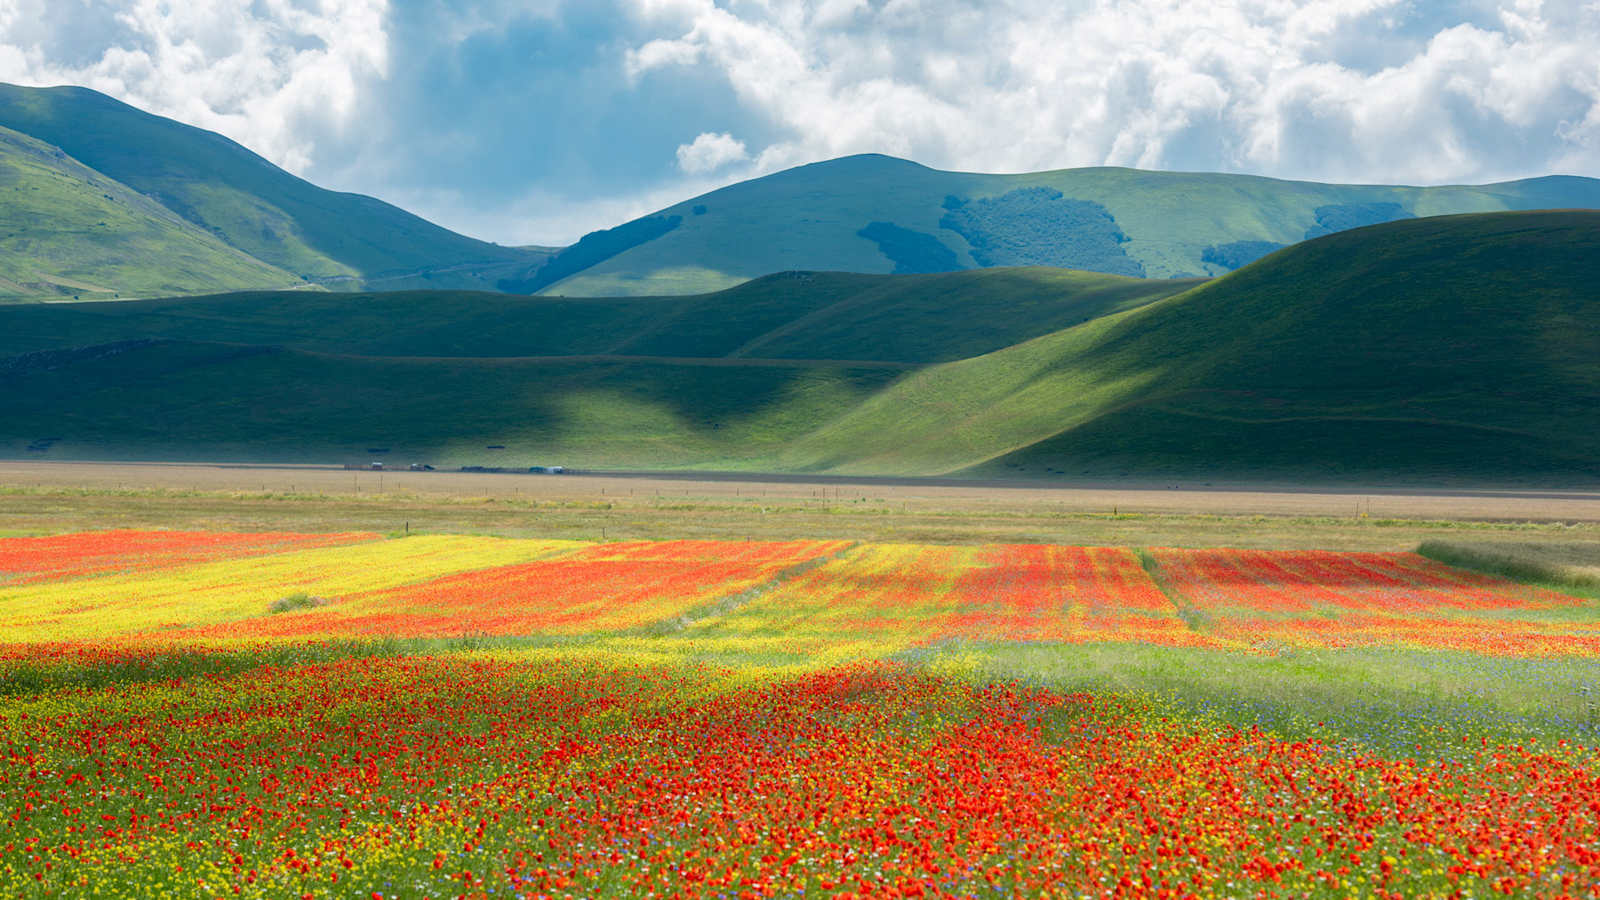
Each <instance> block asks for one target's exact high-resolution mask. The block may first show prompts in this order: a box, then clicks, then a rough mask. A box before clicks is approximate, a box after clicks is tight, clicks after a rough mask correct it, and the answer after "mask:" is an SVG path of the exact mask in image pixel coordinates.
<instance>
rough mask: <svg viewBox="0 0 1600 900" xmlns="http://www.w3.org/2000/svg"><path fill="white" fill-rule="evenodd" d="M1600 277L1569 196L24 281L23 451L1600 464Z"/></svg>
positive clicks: (12, 323) (1478, 471)
mask: <svg viewBox="0 0 1600 900" xmlns="http://www.w3.org/2000/svg"><path fill="white" fill-rule="evenodd" d="M1597 284H1600V212H1592V211H1550V212H1531V213H1493V214H1475V215H1462V216H1446V217H1437V218H1426V219H1412V220H1405V221H1399V222H1392V223H1387V224H1382V225H1376V226H1370V227H1364V228H1358V229H1354V230H1349V231H1343V232H1339V233H1336V234H1332V235H1327V236H1324V237H1321V238H1316V239H1313V240H1310V241H1307V242H1304V243H1301V244H1297V245H1295V246H1292V247H1289V248H1287V249H1284V250H1281V251H1278V252H1276V253H1273V254H1271V255H1269V256H1268V257H1266V258H1264V259H1262V260H1260V261H1258V262H1255V263H1253V264H1250V265H1248V266H1245V267H1244V268H1242V269H1241V270H1239V271H1238V272H1235V273H1233V274H1230V275H1227V276H1224V277H1221V278H1217V279H1213V280H1210V281H1206V282H1203V283H1193V282H1191V283H1176V284H1175V283H1171V282H1165V281H1152V280H1144V281H1141V280H1135V279H1126V278H1120V277H1116V276H1108V275H1098V274H1086V273H1073V272H1059V271H1055V270H1044V269H1018V270H1009V269H997V270H979V271H971V272H958V273H951V274H942V275H899V276H867V275H837V274H831V275H830V274H804V273H801V274H790V275H779V276H771V277H768V278H763V279H759V280H756V281H754V282H751V283H749V284H746V285H742V286H740V287H739V288H736V289H733V290H730V291H726V292H722V293H719V294H711V295H704V296H697V297H680V298H674V297H661V298H604V299H582V298H551V297H532V298H517V297H507V296H497V295H489V294H461V293H443V292H412V293H404V294H369V295H334V294H307V293H280V294H256V295H243V296H233V297H213V298H193V299H183V300H168V301H138V302H124V303H92V304H65V305H62V304H53V305H36V306H29V307H10V308H8V309H4V310H0V324H3V325H4V326H5V327H4V328H0V453H5V454H7V455H18V456H30V455H31V456H43V457H45V458H114V457H125V458H205V459H237V460H283V461H337V460H340V459H344V460H363V459H366V458H368V455H369V453H370V451H375V450H381V449H388V450H391V451H392V453H393V456H392V457H390V458H393V459H395V460H396V461H402V460H403V461H410V460H418V461H427V462H432V463H435V464H437V465H468V464H477V465H507V466H515V465H533V464H547V463H559V464H563V465H568V466H575V467H592V468H602V467H621V468H677V469H685V468H687V469H694V468H699V469H746V470H757V471H791V472H830V473H844V474H893V475H932V474H963V475H972V476H981V477H1039V476H1042V477H1059V476H1062V475H1080V474H1081V475H1091V476H1099V475H1113V476H1115V475H1120V474H1127V475H1130V476H1147V477H1157V476H1159V477H1182V478H1204V479H1206V480H1210V479H1212V478H1219V479H1220V478H1229V477H1235V478H1266V477H1280V476H1281V477H1283V478H1285V479H1290V478H1292V479H1316V480H1337V479H1349V480H1370V479H1374V478H1382V479H1390V478H1402V479H1426V480H1435V481H1437V480H1446V479H1447V480H1458V481H1478V480H1495V481H1527V482H1544V483H1555V482H1559V483H1565V484H1570V483H1574V482H1576V481H1584V482H1587V483H1592V482H1594V481H1595V480H1596V479H1600V446H1597V445H1596V444H1595V442H1594V438H1593V436H1594V435H1595V434H1600V363H1597V360H1600V292H1597V290H1596V287H1595V286H1596V285H1597ZM491 447H504V448H505V449H490V448H491ZM380 458H381V457H380Z"/></svg>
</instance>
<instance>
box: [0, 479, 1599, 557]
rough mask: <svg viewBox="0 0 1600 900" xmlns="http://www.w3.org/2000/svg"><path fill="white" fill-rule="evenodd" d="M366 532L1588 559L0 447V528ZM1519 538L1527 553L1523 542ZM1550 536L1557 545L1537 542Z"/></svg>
mask: <svg viewBox="0 0 1600 900" xmlns="http://www.w3.org/2000/svg"><path fill="white" fill-rule="evenodd" d="M108 527H126V528H205V529H219V530H261V529H282V530H296V531H348V530H371V531H378V532H384V533H394V532H405V531H407V530H409V531H411V532H413V533H415V532H449V533H474V534H499V535H505V536H514V537H544V538H571V539H581V540H636V539H666V538H721V539H741V538H757V539H780V540H789V539H797V538H818V539H847V540H863V541H912V542H920V543H957V544H962V543H985V542H1044V543H1064V544H1096V545H1123V546H1152V545H1165V546H1235V547H1258V548H1286V549H1294V548H1299V549H1329V550H1411V549H1415V548H1416V547H1417V546H1418V545H1419V544H1420V543H1421V542H1423V541H1428V540H1434V541H1438V540H1449V541H1455V542H1461V541H1467V542H1471V543H1473V544H1489V545H1492V546H1500V545H1502V544H1503V545H1507V546H1517V547H1524V548H1526V547H1536V548H1537V547H1541V546H1547V545H1548V546H1550V547H1555V546H1557V545H1559V546H1560V547H1562V549H1561V550H1560V551H1559V552H1560V553H1562V554H1563V558H1564V559H1568V558H1570V559H1573V560H1575V561H1579V562H1580V564H1581V560H1583V559H1589V560H1596V559H1600V495H1597V494H1592V493H1582V492H1571V493H1556V492H1544V493H1540V492H1495V491H1456V492H1445V491H1437V492H1423V491H1412V492H1404V491H1399V490H1395V489H1386V490H1382V491H1380V490H1377V489H1375V490H1374V491H1373V492H1372V493H1370V494H1359V493H1352V492H1347V491H1343V490H1341V491H1339V492H1333V491H1317V490H1314V489H1305V490H1296V489H1289V488H1284V487H1281V486H1278V487H1272V486H1263V487H1256V488H1250V487H1244V486H1225V487H1222V486H1219V487H1206V486H1203V485H1200V486H1191V485H1181V486H1176V487H1174V486H1165V487H1163V486H1159V485H1126V486H1124V485H1113V486H1091V487H1083V486H1069V487H1045V486H1038V485H1017V486H1010V485H1006V486H1002V485H998V484H995V483H973V484H970V485H962V484H956V483H948V482H946V483H910V482H904V481H901V482H894V481H886V482H883V483H862V482H845V483H839V482H837V481H833V482H830V481H828V480H821V479H819V480H816V481H804V480H792V479H784V480H770V481H752V480H717V479H714V478H695V479H689V478H679V477H629V476H600V475H594V476H590V475H561V476H554V475H550V476H533V475H512V474H481V473H453V472H417V473H413V472H394V471H387V472H371V471H344V470H338V469H326V468H312V467H273V468H249V467H233V466H228V467H224V466H205V465H145V464H91V463H39V462H0V532H4V533H9V534H34V533H45V532H60V531H67V530H81V529H92V528H108ZM1518 552H1523V551H1518ZM1550 552H1556V551H1553V550H1552V551H1550Z"/></svg>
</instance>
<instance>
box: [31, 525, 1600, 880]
mask: <svg viewBox="0 0 1600 900" xmlns="http://www.w3.org/2000/svg"><path fill="white" fill-rule="evenodd" d="M119 540H125V541H126V543H125V545H124V546H125V547H126V548H127V551H126V558H119V557H118V555H117V554H116V553H115V552H114V548H115V546H116V545H117V541H119ZM46 541H54V544H48V543H45V542H46ZM48 546H56V547H60V548H62V550H61V553H60V555H59V558H52V557H51V556H50V555H49V554H48V553H47V552H44V551H43V550H41V549H40V548H42V547H48ZM218 548H237V549H236V550H235V549H218ZM146 557H148V558H146ZM0 560H8V561H10V562H8V563H7V565H9V566H11V568H8V569H5V570H4V571H6V572H8V573H10V575H11V577H10V580H9V581H7V583H5V584H4V585H0V642H3V644H0V893H3V894H4V895H5V896H18V897H79V896H86V897H96V896H98V897H122V898H146V897H262V898H271V897H363V898H397V897H406V898H411V897H455V896H464V897H506V898H511V897H596V896H617V897H736V898H742V897H828V898H837V897H1073V898H1076V897H1200V898H1223V897H1228V898H1231V897H1340V898H1344V897H1351V896H1355V897H1381V898H1395V897H1418V896H1437V897H1488V896H1535V897H1593V896H1600V759H1597V758H1596V751H1595V749H1594V748H1595V747H1596V746H1597V745H1600V709H1597V708H1596V706H1595V705H1594V703H1593V702H1592V701H1591V700H1589V699H1586V696H1587V695H1586V693H1585V692H1586V690H1587V687H1586V686H1587V685H1590V684H1600V652H1597V650H1600V647H1597V646H1596V645H1595V644H1594V639H1595V638H1596V637H1600V630H1597V629H1596V624H1597V622H1600V614H1596V613H1595V611H1593V610H1592V609H1591V608H1590V604H1589V602H1588V601H1584V600H1581V599H1579V598H1574V597H1567V596H1564V595H1560V594H1554V593H1550V592H1548V591H1543V590H1540V589H1536V588H1531V587H1527V586H1524V585H1521V584H1516V583H1513V582H1508V581H1501V580H1496V579H1492V578H1488V577H1483V576H1478V575H1473V574H1470V573H1465V572H1461V571H1457V570H1453V569H1449V568H1447V567H1443V566H1440V565H1437V564H1434V563H1432V562H1429V561H1427V560H1424V559H1422V558H1420V557H1416V556H1413V555H1410V554H1348V553H1321V552H1305V551H1281V552H1278V551H1236V550H1187V549H1171V548H1152V549H1149V550H1142V551H1135V550H1130V549H1125V548H1082V547H1065V546H1049V545H1005V546H977V547H963V546H925V545H911V544H902V545H895V544H851V543H848V542H836V541H834V542H831V541H796V542H786V543H770V542H769V543H762V542H727V543H717V542H706V541H674V542H660V543H648V542H640V543H629V544H585V543H579V542H560V541H522V540H506V539H496V538H482V537H452V536H428V537H422V536H418V537H409V538H404V539H389V540H383V539H377V538H375V537H373V536H369V535H362V536H354V535H342V536H331V537H326V538H322V537H316V536H294V535H271V536H252V535H228V536H215V540H209V541H208V539H207V538H206V537H205V536H193V535H178V534H173V535H170V536H166V537H163V536H162V535H160V534H154V535H152V534H137V533H130V532H120V533H119V532H107V533H99V534H94V535H79V536H64V537H61V538H50V539H37V538H5V539H0ZM297 597H298V598H303V599H302V600H300V601H297V602H293V603H286V602H284V601H285V599H286V598H297ZM1219 686H1220V687H1219Z"/></svg>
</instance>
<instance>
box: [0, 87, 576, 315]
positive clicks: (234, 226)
mask: <svg viewBox="0 0 1600 900" xmlns="http://www.w3.org/2000/svg"><path fill="white" fill-rule="evenodd" d="M0 126H3V127H5V128H9V129H11V130H13V131H16V132H20V133H22V134H25V135H28V136H30V137H32V138H34V139H36V140H38V141H41V142H43V143H45V144H49V145H51V146H52V147H54V148H57V149H59V150H61V151H62V152H63V153H65V154H66V155H67V156H69V157H71V158H72V159H73V160H75V161H76V162H78V163H80V164H82V165H83V166H85V167H87V168H89V169H92V170H94V171H95V172H97V173H99V174H100V175H101V176H103V178H104V179H107V180H112V181H116V182H118V183H120V184H121V185H123V186H125V188H127V189H131V190H132V191H134V192H137V193H139V194H143V195H145V196H146V197H148V198H150V199H151V200H153V201H155V202H157V203H159V204H160V205H162V206H164V207H165V208H167V209H168V210H170V211H172V212H173V213H176V214H177V215H178V216H180V217H181V218H182V219H184V220H186V221H187V222H189V223H191V224H192V225H194V226H197V227H198V228H199V229H200V230H203V231H205V232H207V233H209V234H210V235H212V236H213V237H214V238H216V239H218V240H220V241H222V242H224V243H226V244H228V245H229V246H231V247H234V248H236V249H237V250H239V251H242V252H243V253H246V254H249V255H250V256H252V257H254V258H255V259H256V260H259V261H260V262H261V263H263V264H265V265H268V266H271V267H275V268H276V269H279V270H283V271H287V272H290V273H293V275H294V276H295V277H296V278H303V279H307V280H311V281H317V282H331V283H345V284H357V285H359V284H360V283H363V282H366V281H369V280H373V281H377V280H383V279H406V278H418V277H421V276H422V275H424V274H437V275H438V276H439V277H440V278H441V279H449V280H447V281H446V282H445V283H444V284H441V285H440V286H444V287H450V286H456V285H457V284H460V283H469V284H489V283H492V282H493V281H495V280H499V279H500V278H504V277H514V276H516V275H517V274H518V273H520V272H522V271H523V270H525V269H526V268H528V267H529V266H537V265H539V264H540V263H542V262H543V261H544V259H545V258H546V257H547V256H548V253H545V252H538V251H527V250H521V249H517V248H512V247H501V246H499V245H496V244H490V243H485V242H483V241H477V240H473V239H471V238H468V237H464V236H462V235H459V234H456V233H454V232H452V231H448V230H446V229H444V228H440V227H439V226H437V225H434V224H432V223H430V222H428V221H426V220H424V219H421V218H418V217H417V216H414V215H412V214H410V213H408V212H406V211H404V210H401V209H398V208H396V207H394V206H391V205H389V204H387V203H384V202H382V201H380V200H375V199H373V198H371V197H366V196H362V195H360V194H346V193H338V192H335V191H328V190H324V189H322V188H319V187H317V186H315V185H313V184H311V183H309V182H306V181H304V180H302V179H300V178H296V177H295V176H293V175H290V174H289V173H287V172H285V171H283V170H282V169H279V168H278V167H277V166H274V165H272V164H271V163H269V162H267V161H266V160H264V159H262V158H261V157H260V156H257V155H256V154H254V153H252V152H250V151H249V150H247V149H245V148H244V147H241V146H240V145H238V144H236V143H234V142H233V141H231V140H228V139H227V138H224V137H222V136H221V135H218V134H215V133H213V132H209V131H204V130H202V129H199V128H195V127H192V126H189V125H185V124H182V123H180V122H175V121H173V120H171V119H165V118H161V117H160V116H154V115H151V114H149V113H146V112H143V111H140V110H138V109H135V108H134V107H132V106H129V105H127V104H125V103H121V102H119V101H116V100H113V99H111V98H110V97H107V96H105V95H103V94H99V93H96V92H95V91H91V90H88V89H86V88H78V87H56V88H26V87H18V86H15V85H0ZM148 262H149V260H146V263H148ZM486 273H487V274H486ZM281 284H282V279H281V277H280V278H272V279H264V280H261V281H257V282H255V284H254V285H253V286H255V287H277V286H280V285H281ZM230 286H231V285H226V284H217V285H214V286H213V287H212V290H217V289H226V288H227V287H230Z"/></svg>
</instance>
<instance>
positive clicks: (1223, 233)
mask: <svg viewBox="0 0 1600 900" xmlns="http://www.w3.org/2000/svg"><path fill="white" fill-rule="evenodd" d="M0 129H5V130H6V131H5V134H6V135H8V137H7V138H6V139H5V140H0V190H9V191H10V193H9V197H10V199H11V200H12V202H11V203H9V204H0V300H3V299H7V298H10V299H17V298H32V299H60V298H63V297H68V298H71V297H83V296H85V295H88V296H95V297H105V296H112V297H129V296H137V297H152V296H162V295H192V294H202V293H215V292H220V291H230V290H240V289H282V288H285V287H290V286H293V285H297V284H298V285H300V286H303V287H307V288H313V289H315V288H332V289H336V290H363V289H365V290H411V289H432V290H480V289H486V290H496V291H502V292H508V293H519V294H536V293H537V294H546V295H559V296H614V297H624V296H673V295H676V296H682V295H693V294H700V293H707V292H711V291H715V290H721V289H724V288H727V287H731V286H733V285H737V284H740V283H743V282H745V281H748V280H750V279H753V278H760V277H762V276H765V275H769V274H773V273H776V272H784V271H834V272H854V273H863V274H890V273H896V274H932V273H940V272H950V271H961V270H967V269H977V268H989V267H1038V266H1050V267H1056V268H1064V269H1074V270H1082V271H1093V272H1102V273H1107V274H1113V275H1122V276H1130V277H1140V278H1152V279H1169V278H1182V277H1203V276H1216V275H1222V274H1226V273H1228V272H1230V271H1233V270H1236V269H1238V268H1240V267H1242V266H1245V265H1247V264H1249V263H1250V262H1252V261H1254V260H1256V259H1259V258H1261V257H1262V256H1265V255H1267V254H1269V253H1272V252H1274V251H1276V250H1278V249H1281V248H1283V247H1286V246H1291V245H1294V244H1296V243H1299V242H1301V241H1304V240H1307V239H1311V238H1316V237H1320V236H1323V235H1327V234H1332V233H1336V232H1339V231H1344V230H1348V229H1351V228H1358V227H1363V226H1367V225H1374V224H1381V223H1384V222H1392V221H1399V220H1403V219H1408V218H1413V217H1429V216H1437V215H1445V214H1459V213H1468V212H1495V211H1507V210H1527V209H1543V208H1600V181H1597V180H1595V179H1589V178H1580V177H1575V176H1550V177H1544V178H1534V179H1528V180H1523V181H1513V182H1505V183H1501V184H1491V185H1479V186H1442V187H1406V186H1386V185H1332V184H1318V183H1312V182H1295V181H1283V180H1278V179H1271V178H1262V177H1257V176H1248V175H1228V174H1204V173H1183V172H1148V171H1140V170H1134V169H1119V168H1104V167H1102V168H1086V169H1065V170H1060V171H1053V172H1038V173H1030V174H1018V175H983V174H974V173H963V172H944V171H939V170H935V169H931V168H928V167H926V166H922V165H918V164H916V163H913V162H908V161H906V160H901V159H895V158H892V157H887V156H881V155H873V154H868V155H860V156H850V157H844V158H841V159H835V160H830V161H827V162H821V163H816V164H813V165H806V166H800V167H797V168H794V169H789V170H786V171H783V172H778V173H775V174H772V175H768V176H765V177H762V178H757V179H753V180H750V181H745V182H741V183H738V184H734V185H730V186H728V187H726V188H722V189H720V190H717V191H713V192H711V193H709V194H705V195H703V196H700V197H694V198H690V199H687V200H684V201H683V202H681V203H677V204H674V205H673V206H669V207H667V208H665V209H662V210H659V211H657V212H655V213H652V214H650V215H646V216H643V217H640V218H638V219H634V220H632V221H629V222H624V223H621V224H619V225H617V226H615V227H613V228H608V229H604V230H601V231H597V232H594V233H592V234H589V235H586V236H585V237H584V238H583V239H581V240H579V241H577V242H576V243H575V244H573V245H572V246H570V247H566V248H519V247H504V246H500V245H497V244H492V243H487V242H484V241H479V240H474V239H472V238H468V237H465V236H463V235H459V234H456V233H454V232H451V231H449V230H447V229H444V228H441V227H439V226H437V225H434V224H432V223H430V222H427V221H426V220H424V219H421V218H419V217H417V216H415V215H412V214H411V213H408V212H406V211H404V210H401V209H399V208H397V207H394V206H392V205H390V204H387V203H384V202H382V201H380V200H376V199H374V198H371V197H365V196H361V195H358V194H348V193H339V192H335V191H329V190H325V189H323V188H320V187H317V186H315V185H313V184H310V183H309V182H306V181H304V180H302V179H300V178H297V177H295V176H293V175H291V174H289V173H287V172H285V171H283V170H281V169H279V168H278V167H276V166H274V165H272V164H271V163H269V162H268V161H266V160H265V159H263V158H262V157H260V156H258V155H257V154H255V153H253V152H251V151H250V150H248V149H246V148H244V147H242V146H240V145H239V144H237V143H235V142H233V141H231V140H229V139H227V138H225V137H223V136H221V135H218V134H215V133H212V132H209V131H205V130H202V129H199V128H195V127H192V126H189V125H185V124H183V123H180V122H176V121H173V120H170V119H165V118H162V117H159V116H155V115H151V114H149V113H145V112H142V111H140V110H138V109H135V108H134V107H132V106H129V105H127V104H125V103H121V102H119V101H117V100H114V99H112V98H110V97H107V96H105V95H103V94H99V93H96V92H94V91H92V90H88V89H85V88H78V87H58V88H26V87H17V86H14V85H0ZM35 145H38V146H35ZM95 185H99V186H100V188H97V187H95ZM8 186H9V187H8ZM101 188H103V189H101ZM0 196H6V195H0ZM69 197H70V198H71V199H70V200H69V199H68V198H69ZM52 209H53V210H56V212H54V213H53V214H52V213H50V212H48V211H47V210H52ZM114 209H116V210H121V212H120V213H115V214H112V213H111V212H109V211H110V210H114ZM41 211H46V212H45V213H44V214H42V215H41ZM530 214H533V211H530Z"/></svg>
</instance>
